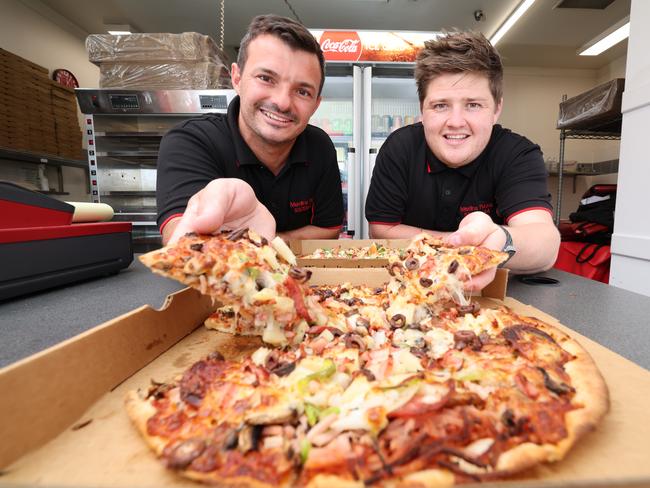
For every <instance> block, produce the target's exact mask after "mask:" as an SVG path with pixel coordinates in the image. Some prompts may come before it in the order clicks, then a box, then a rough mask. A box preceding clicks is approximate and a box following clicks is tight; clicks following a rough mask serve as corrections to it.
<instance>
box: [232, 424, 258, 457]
mask: <svg viewBox="0 0 650 488" xmlns="http://www.w3.org/2000/svg"><path fill="white" fill-rule="evenodd" d="M261 435H262V426H260V425H247V426H245V427H244V428H243V429H242V430H240V431H239V436H238V438H237V448H238V449H239V451H240V452H242V453H244V454H245V453H247V452H248V451H257V447H258V446H259V442H260V437H261Z"/></svg>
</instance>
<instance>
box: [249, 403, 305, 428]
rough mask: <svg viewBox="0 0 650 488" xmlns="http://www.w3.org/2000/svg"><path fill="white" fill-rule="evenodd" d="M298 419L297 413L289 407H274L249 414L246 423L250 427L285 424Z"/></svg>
mask: <svg viewBox="0 0 650 488" xmlns="http://www.w3.org/2000/svg"><path fill="white" fill-rule="evenodd" d="M295 418H296V411H295V410H294V409H293V408H291V407H290V406H289V405H273V406H270V407H268V408H265V409H264V410H261V411H259V412H249V413H248V414H247V415H246V423H248V424H250V425H269V424H284V423H287V422H291V421H293V420H294V419H295Z"/></svg>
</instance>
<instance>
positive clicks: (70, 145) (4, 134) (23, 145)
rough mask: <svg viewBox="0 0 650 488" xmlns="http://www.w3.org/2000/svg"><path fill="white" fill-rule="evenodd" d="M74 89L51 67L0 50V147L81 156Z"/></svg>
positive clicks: (79, 130) (74, 156)
mask: <svg viewBox="0 0 650 488" xmlns="http://www.w3.org/2000/svg"><path fill="white" fill-rule="evenodd" d="M77 117H78V116H77V103H76V99H75V96H74V91H73V90H72V89H70V88H66V87H63V86H61V85H59V84H58V83H56V82H55V81H52V80H50V79H49V76H48V70H47V69H46V68H44V67H42V66H39V65H37V64H34V63H32V62H30V61H28V60H26V59H24V58H21V57H20V56H17V55H15V54H13V53H10V52H9V51H5V50H4V49H0V147H2V148H5V149H10V150H14V151H25V152H31V153H34V154H39V155H46V156H60V157H64V158H68V159H82V153H81V150H82V134H81V129H80V128H79V121H78V118H77Z"/></svg>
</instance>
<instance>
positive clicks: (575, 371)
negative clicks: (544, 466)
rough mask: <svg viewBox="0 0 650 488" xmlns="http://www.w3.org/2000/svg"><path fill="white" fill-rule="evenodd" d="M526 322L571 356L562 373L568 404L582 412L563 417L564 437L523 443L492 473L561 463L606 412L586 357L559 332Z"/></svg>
mask: <svg viewBox="0 0 650 488" xmlns="http://www.w3.org/2000/svg"><path fill="white" fill-rule="evenodd" d="M526 321H527V322H532V323H533V324H534V325H535V327H537V328H538V329H540V330H542V331H544V332H546V333H547V334H549V335H550V336H551V337H553V339H555V341H556V342H557V343H558V344H559V345H560V346H561V347H562V348H563V349H564V350H565V351H567V352H568V353H569V354H571V355H573V357H574V359H572V360H571V361H569V362H567V363H566V364H565V365H564V369H565V371H566V372H567V374H568V375H569V377H570V378H571V385H572V386H573V388H575V394H574V396H573V399H572V403H573V404H577V405H582V408H578V409H575V410H571V411H569V412H567V413H566V415H565V422H566V429H567V436H566V437H565V438H564V439H562V440H561V441H560V442H558V443H557V444H543V445H537V444H532V443H526V444H521V445H520V446H517V447H515V448H514V449H511V450H510V451H508V452H505V453H503V454H502V455H501V456H500V457H499V461H498V463H497V466H496V469H497V470H499V471H500V470H503V471H505V472H515V471H522V470H524V469H527V468H530V467H532V466H534V465H536V464H539V463H543V462H555V461H559V460H561V459H563V458H564V457H565V456H566V454H567V452H568V451H569V450H570V449H571V447H572V446H573V445H574V444H576V442H577V441H578V440H579V439H580V438H581V437H583V436H584V435H585V434H587V433H588V432H590V431H592V430H594V429H595V428H596V426H597V425H598V424H599V422H600V420H601V419H602V417H603V416H604V415H605V414H606V413H607V411H608V410H609V391H608V389H607V384H606V383H605V379H604V378H603V376H602V374H601V373H600V371H599V370H598V367H597V366H596V363H595V362H594V360H593V359H592V357H591V356H590V355H589V353H588V352H587V351H586V350H585V349H584V348H583V347H582V346H581V345H580V344H579V343H578V342H576V341H575V340H574V339H572V338H571V337H570V336H569V335H567V334H566V333H564V332H563V331H561V330H560V329H558V328H556V327H553V326H552V325H550V324H547V323H546V322H542V321H540V320H538V319H535V318H531V317H526Z"/></svg>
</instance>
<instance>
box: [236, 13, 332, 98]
mask: <svg viewBox="0 0 650 488" xmlns="http://www.w3.org/2000/svg"><path fill="white" fill-rule="evenodd" d="M264 34H270V35H272V36H275V37H277V38H278V39H280V40H281V41H283V42H284V43H285V44H287V45H288V46H289V47H291V48H293V49H295V50H299V51H306V52H308V53H311V54H315V55H316V57H317V58H318V63H319V64H320V75H321V77H320V78H321V79H320V86H319V87H318V95H320V94H321V92H322V91H323V83H325V58H324V57H323V51H322V50H321V48H320V44H318V41H317V40H316V39H315V38H314V36H313V35H312V34H311V32H309V31H308V30H307V28H306V27H305V26H304V25H302V24H301V23H300V22H297V21H295V20H293V19H290V18H288V17H281V16H279V15H273V14H268V15H258V16H257V17H255V18H254V19H253V20H252V21H251V23H250V25H249V26H248V30H247V31H246V34H244V37H243V38H242V40H241V42H240V43H239V53H238V54H237V65H238V66H239V69H240V70H242V71H243V70H244V65H245V64H246V59H247V57H248V45H249V44H250V43H251V41H252V40H253V39H255V38H256V37H257V36H261V35H264Z"/></svg>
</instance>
